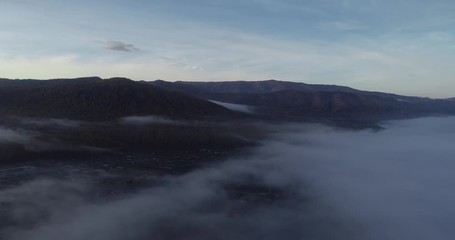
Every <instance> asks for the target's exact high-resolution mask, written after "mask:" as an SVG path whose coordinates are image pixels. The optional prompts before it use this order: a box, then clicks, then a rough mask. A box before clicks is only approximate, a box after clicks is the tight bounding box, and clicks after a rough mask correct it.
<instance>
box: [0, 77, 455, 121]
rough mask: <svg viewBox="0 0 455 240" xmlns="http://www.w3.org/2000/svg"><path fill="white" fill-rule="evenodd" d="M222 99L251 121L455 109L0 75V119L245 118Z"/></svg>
mask: <svg viewBox="0 0 455 240" xmlns="http://www.w3.org/2000/svg"><path fill="white" fill-rule="evenodd" d="M210 100H213V101H216V102H215V103H214V102H213V101H210ZM219 102H222V103H231V104H240V105H246V106H244V107H249V108H250V109H251V110H252V111H251V112H250V117H251V118H261V119H273V120H324V119H325V120H327V119H329V120H336V121H377V120H384V119H396V118H407V117H417V116H427V115H451V114H455V99H429V98H421V97H409V96H401V95H396V94H390V93H381V92H369V91H361V90H357V89H353V88H349V87H343V86H335V85H319V84H305V83H296V82H285V81H276V80H267V81H255V82H248V81H232V82H183V81H179V82H167V81H162V80H157V81H152V82H147V81H132V80H129V79H126V78H112V79H101V78H98V77H88V78H76V79H55V80H9V79H0V115H1V116H19V117H41V118H67V119H77V120H90V121H105V120H112V119H118V118H122V117H126V116H148V115H156V116H162V117H166V118H171V119H202V118H207V117H209V118H213V117H222V118H225V117H239V116H243V117H245V116H246V113H242V114H241V113H238V112H236V111H234V110H235V109H232V108H230V109H231V110H229V109H228V108H229V107H227V108H226V107H224V106H226V105H224V106H223V104H220V103H219ZM217 103H218V104H217ZM247 117H248V116H247Z"/></svg>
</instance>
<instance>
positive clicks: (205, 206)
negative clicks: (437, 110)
mask: <svg viewBox="0 0 455 240" xmlns="http://www.w3.org/2000/svg"><path fill="white" fill-rule="evenodd" d="M382 125H383V126H384V127H385V130H382V131H372V130H363V131H348V130H337V129H333V128H330V127H324V126H319V125H308V124H305V125H291V126H279V127H273V128H272V130H270V131H271V133H272V136H271V137H270V138H269V139H268V140H266V141H264V142H263V144H262V146H260V147H258V148H255V149H253V150H252V151H251V152H250V153H249V154H248V155H247V156H245V157H237V158H235V159H231V160H229V161H226V162H224V163H222V164H218V165H215V166H210V167H208V168H205V169H200V170H196V171H193V172H191V173H188V174H185V175H182V176H149V179H147V181H149V183H148V184H145V186H146V187H143V188H139V189H138V190H132V191H129V192H128V193H125V194H120V195H114V197H108V198H102V197H101V198H98V197H94V196H93V195H96V193H97V192H98V191H102V190H100V189H99V184H97V183H96V182H97V181H99V180H100V179H101V178H103V177H104V176H105V175H106V176H109V177H110V178H111V179H112V178H113V176H114V177H115V178H118V179H122V178H125V179H128V178H130V177H131V176H128V175H122V174H120V173H115V174H114V173H106V172H104V173H99V172H95V173H96V174H94V173H89V174H81V173H78V171H75V170H74V169H73V171H70V173H68V174H67V175H65V177H63V178H53V177H36V178H34V179H30V180H27V181H19V182H18V183H17V185H15V186H7V187H3V188H2V189H0V215H1V218H2V220H0V239H11V240H26V239H27V240H28V239H33V240H54V239H55V240H57V239H68V240H82V239H92V240H126V239H128V240H136V239H137V240H139V239H201V240H202V239H236V240H241V239H324V240H326V239H327V240H328V239H330V240H332V239H374V240H375V239H377V240H387V239H400V240H401V239H414V240H415V239H417V240H418V239H422V240H423V239H425V240H426V239H438V240H443V239H453V238H454V236H455V228H453V223H454V222H455V207H454V202H455V190H454V189H455V174H453V172H454V170H455V148H454V143H455V118H422V119H415V120H406V121H393V122H387V123H384V124H382ZM0 135H3V136H0V140H1V139H5V138H9V137H14V138H18V140H21V138H22V135H17V133H15V132H12V131H11V130H5V129H0ZM21 171H35V170H34V169H24V170H21ZM0 174H2V175H3V177H5V176H6V175H5V174H12V173H11V172H9V171H3V172H2V171H0ZM12 175H13V174H12ZM89 176H90V177H89ZM103 181H104V180H103ZM128 181H131V180H128ZM152 186H154V187H152ZM110 191H111V190H110Z"/></svg>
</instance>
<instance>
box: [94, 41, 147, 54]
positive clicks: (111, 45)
mask: <svg viewBox="0 0 455 240" xmlns="http://www.w3.org/2000/svg"><path fill="white" fill-rule="evenodd" d="M103 47H104V49H107V50H112V51H119V52H137V51H140V50H139V48H137V47H136V46H134V45H133V44H130V43H124V42H120V41H107V42H105V43H104V46H103Z"/></svg>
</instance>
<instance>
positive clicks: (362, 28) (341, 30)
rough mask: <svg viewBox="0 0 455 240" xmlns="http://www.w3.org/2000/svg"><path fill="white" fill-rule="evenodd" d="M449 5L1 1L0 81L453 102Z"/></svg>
mask: <svg viewBox="0 0 455 240" xmlns="http://www.w3.org/2000/svg"><path fill="white" fill-rule="evenodd" d="M454 13H455V1H453V0H433V1H428V0H394V1H392V0H300V1H298V0H230V1H226V0H191V1H190V0H186V1H185V0H148V1H146V0H135V1H132V0H129V1H128V0H92V1H88V0H78V1H69V0H40V1H37V0H0V50H1V51H0V77H5V78H39V79H47V78H59V77H80V76H95V75H96V76H101V77H104V78H107V77H113V76H124V77H129V78H132V79H136V80H154V79H165V80H213V81H219V80H262V79H280V80H291V81H299V82H306V83H327V84H337V85H348V86H351V87H355V88H360V89H366V90H377V91H387V92H395V93H400V94H407V95H420V96H429V97H452V96H455V91H454V90H455V67H454V66H455V14H454Z"/></svg>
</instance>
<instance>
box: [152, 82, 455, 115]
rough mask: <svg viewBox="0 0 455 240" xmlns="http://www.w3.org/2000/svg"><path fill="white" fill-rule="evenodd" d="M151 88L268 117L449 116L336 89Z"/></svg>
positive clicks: (447, 108)
mask: <svg viewBox="0 0 455 240" xmlns="http://www.w3.org/2000/svg"><path fill="white" fill-rule="evenodd" d="M151 84H152V85H154V86H158V87H162V88H166V89H172V90H176V91H181V92H185V93H188V94H191V95H194V96H197V97H200V98H205V99H211V100H216V101H221V102H227V103H235V104H245V105H251V106H254V107H256V109H257V112H258V113H259V114H262V115H264V116H267V117H271V118H287V119H296V120H298V119H304V118H307V119H308V118H331V119H348V120H349V119H352V120H358V119H364V120H371V121H376V120H383V119H394V118H407V117H416V116H426V115H434V114H455V104H454V101H453V100H448V99H445V100H444V99H429V98H421V97H410V96H401V95H397V94H390V93H381V92H369V91H361V90H357V89H353V88H349V87H343V86H336V85H320V84H305V83H296V82H284V81H277V80H267V81H256V82H245V81H232V82H181V81H179V82H166V81H162V80H157V81H154V82H151Z"/></svg>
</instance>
